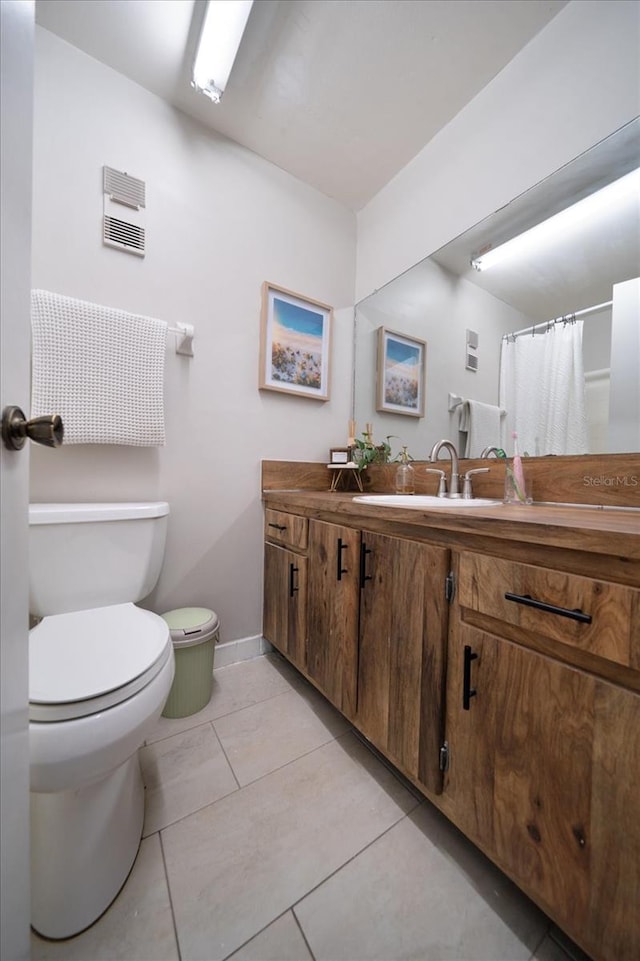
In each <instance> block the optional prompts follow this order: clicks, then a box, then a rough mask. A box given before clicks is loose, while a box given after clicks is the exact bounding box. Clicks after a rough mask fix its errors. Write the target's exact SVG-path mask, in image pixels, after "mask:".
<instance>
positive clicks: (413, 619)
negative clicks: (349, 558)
mask: <svg viewBox="0 0 640 961" xmlns="http://www.w3.org/2000/svg"><path fill="white" fill-rule="evenodd" d="M362 550H363V551H364V557H363V572H364V575H365V579H363V581H362V584H361V587H362V590H361V592H360V593H361V599H360V652H359V662H358V663H359V667H358V713H357V720H358V724H359V726H360V727H361V729H362V730H363V732H364V733H365V734H366V735H367V737H368V738H370V740H371V741H372V742H373V743H374V744H375V745H376V746H377V747H379V748H380V750H381V751H383V752H384V753H385V754H386V755H387V756H388V757H389V758H390V759H391V760H392V761H394V762H395V763H396V764H397V765H398V766H399V767H400V768H401V769H402V770H404V771H405V772H406V773H408V774H409V775H411V777H413V778H415V779H416V780H418V781H419V782H420V783H421V784H423V785H424V786H425V787H426V788H428V790H430V791H432V792H433V793H436V794H439V793H440V791H441V790H442V774H441V772H440V767H439V756H440V747H441V745H442V743H443V739H442V738H443V722H444V716H443V702H444V670H445V644H446V632H447V618H448V603H447V601H446V599H445V580H446V576H447V573H448V570H449V566H448V565H449V551H448V550H446V549H444V548H439V547H433V546H431V545H428V544H422V543H417V542H415V541H408V540H403V539H400V538H397V537H389V536H387V535H383V534H372V533H370V532H368V531H365V532H364V533H363V535H362Z"/></svg>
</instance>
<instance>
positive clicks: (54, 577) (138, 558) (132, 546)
mask: <svg viewBox="0 0 640 961" xmlns="http://www.w3.org/2000/svg"><path fill="white" fill-rule="evenodd" d="M168 516H169V505H168V504H167V502H166V501H153V502H145V503H127V504H30V505H29V611H30V613H31V614H33V615H36V616H38V617H44V616H45V615H47V614H65V613H67V612H68V611H82V610H86V609H88V608H91V607H107V606H108V605H110V604H124V603H126V602H127V601H139V600H141V599H142V598H143V597H146V596H147V594H149V593H150V591H152V590H153V588H154V586H155V584H156V582H157V580H158V577H159V575H160V568H161V567H162V560H163V556H164V546H165V540H166V535H167V520H168Z"/></svg>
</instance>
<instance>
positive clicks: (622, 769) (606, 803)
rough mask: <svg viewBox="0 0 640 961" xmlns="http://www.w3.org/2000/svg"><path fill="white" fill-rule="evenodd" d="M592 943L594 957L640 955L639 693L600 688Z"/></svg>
mask: <svg viewBox="0 0 640 961" xmlns="http://www.w3.org/2000/svg"><path fill="white" fill-rule="evenodd" d="M595 706H596V729H595V743H594V747H593V780H592V785H593V786H592V804H591V848H592V851H591V896H590V910H589V920H588V923H587V928H586V931H587V939H588V940H587V945H586V946H587V948H588V949H589V950H590V952H591V953H592V954H593V957H594V958H600V957H602V958H604V959H606V961H637V959H638V958H640V697H638V695H637V694H634V693H632V692H631V691H625V690H622V689H621V688H618V687H614V685H613V684H607V683H605V682H604V681H599V682H598V684H597V687H596V705H595Z"/></svg>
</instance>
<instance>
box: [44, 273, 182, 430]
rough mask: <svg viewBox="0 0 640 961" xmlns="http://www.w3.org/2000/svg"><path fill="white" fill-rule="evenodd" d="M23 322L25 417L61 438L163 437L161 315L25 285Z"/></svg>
mask: <svg viewBox="0 0 640 961" xmlns="http://www.w3.org/2000/svg"><path fill="white" fill-rule="evenodd" d="M31 330H32V382H31V383H32V386H31V414H32V416H33V417H37V416H38V415H41V414H50V413H55V414H60V416H61V417H62V421H63V424H64V443H65V444H126V445H129V446H134V447H156V446H163V445H164V443H165V433H164V403H163V401H164V396H163V395H164V358H165V344H166V337H167V324H165V323H164V321H160V320H153V319H152V318H150V317H141V316H137V315H135V314H127V313H125V312H124V311H121V310H114V309H112V308H110V307H100V306H98V305H96V304H91V303H88V302H86V301H83V300H76V299H74V298H72V297H62V296H61V295H60V294H53V293H50V292H49V291H47V290H33V291H32V292H31Z"/></svg>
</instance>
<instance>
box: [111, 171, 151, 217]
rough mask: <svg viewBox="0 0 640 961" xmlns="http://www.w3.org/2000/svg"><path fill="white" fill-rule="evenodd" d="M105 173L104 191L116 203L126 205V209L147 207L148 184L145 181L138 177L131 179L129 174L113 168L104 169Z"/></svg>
mask: <svg viewBox="0 0 640 961" xmlns="http://www.w3.org/2000/svg"><path fill="white" fill-rule="evenodd" d="M102 171H103V190H104V192H105V194H109V196H110V197H111V199H112V200H115V201H116V203H119V204H124V205H125V207H133V208H134V209H135V210H139V209H140V208H141V207H145V206H146V198H145V194H146V186H147V185H146V184H145V182H144V180H138V178H137V177H130V176H129V174H127V173H123V172H122V171H120V170H114V168H113V167H107V166H106V165H105V166H104V167H103V168H102Z"/></svg>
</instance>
